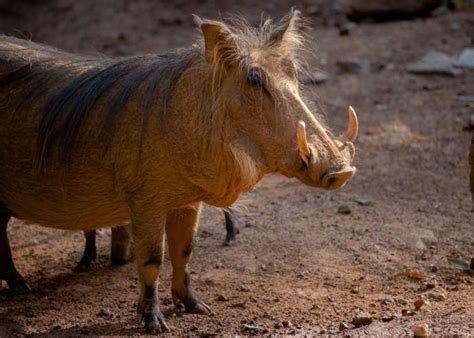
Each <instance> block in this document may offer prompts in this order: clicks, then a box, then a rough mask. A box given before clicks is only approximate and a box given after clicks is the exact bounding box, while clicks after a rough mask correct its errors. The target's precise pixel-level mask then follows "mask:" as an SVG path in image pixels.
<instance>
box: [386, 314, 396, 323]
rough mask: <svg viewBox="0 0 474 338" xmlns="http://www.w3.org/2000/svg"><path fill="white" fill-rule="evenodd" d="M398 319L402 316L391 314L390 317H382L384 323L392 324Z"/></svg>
mask: <svg viewBox="0 0 474 338" xmlns="http://www.w3.org/2000/svg"><path fill="white" fill-rule="evenodd" d="M396 318H400V315H398V316H397V315H394V314H390V315H386V316H384V317H382V322H385V323H387V322H391V321H392V320H394V319H396Z"/></svg>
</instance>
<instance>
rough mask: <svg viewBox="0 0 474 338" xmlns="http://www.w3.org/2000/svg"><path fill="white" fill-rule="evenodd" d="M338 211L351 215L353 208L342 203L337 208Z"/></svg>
mask: <svg viewBox="0 0 474 338" xmlns="http://www.w3.org/2000/svg"><path fill="white" fill-rule="evenodd" d="M337 213H338V214H342V215H349V214H350V213H351V209H350V208H349V207H348V206H347V205H341V206H340V207H339V208H337Z"/></svg>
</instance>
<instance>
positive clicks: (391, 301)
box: [382, 298, 395, 305]
mask: <svg viewBox="0 0 474 338" xmlns="http://www.w3.org/2000/svg"><path fill="white" fill-rule="evenodd" d="M393 303H395V301H394V300H393V298H384V299H383V300H382V304H383V305H391V304H393Z"/></svg>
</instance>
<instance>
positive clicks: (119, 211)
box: [0, 11, 358, 332]
mask: <svg viewBox="0 0 474 338" xmlns="http://www.w3.org/2000/svg"><path fill="white" fill-rule="evenodd" d="M196 21H197V23H198V25H199V27H200V28H201V30H202V34H203V39H202V41H198V42H197V43H196V44H195V45H193V46H192V47H190V48H186V49H181V50H177V51H175V52H172V53H169V54H167V55H153V54H152V55H141V56H134V57H125V58H118V59H111V58H104V57H86V56H77V55H73V54H69V53H66V52H62V51H59V50H57V49H54V48H51V47H47V46H44V45H40V44H36V43H33V42H29V41H23V40H18V39H15V38H11V37H6V36H2V37H0V109H1V110H0V118H1V120H2V123H1V124H0V201H1V205H2V206H1V208H0V231H1V232H0V240H1V242H0V248H1V252H0V257H1V259H2V262H1V265H0V266H1V269H0V278H1V279H4V280H6V281H7V282H8V284H9V286H10V287H11V288H22V287H25V286H26V283H25V281H24V279H23V278H22V277H21V275H20V274H19V273H18V272H17V270H16V269H15V266H14V264H13V260H12V258H11V253H10V247H9V243H8V239H7V233H6V227H7V222H8V220H9V219H10V217H11V216H14V217H16V218H19V219H23V220H28V221H32V222H35V223H38V224H42V225H45V226H50V227H54V228H59V229H73V230H86V231H87V230H93V229H95V228H100V227H108V226H111V225H114V224H119V223H121V222H123V221H124V220H130V222H131V225H130V229H131V231H130V232H131V236H132V239H133V242H134V250H135V260H136V264H137V267H138V275H139V281H140V297H139V301H138V307H137V311H138V315H139V319H140V320H143V321H144V323H145V328H146V330H147V331H148V332H161V331H164V330H166V329H167V328H168V327H167V325H166V323H165V319H164V316H163V314H162V313H161V311H160V309H159V306H158V295H157V282H158V279H159V276H160V266H161V263H162V261H163V251H164V239H165V234H166V239H167V241H168V247H169V257H170V260H171V263H172V267H173V277H172V290H171V291H172V296H173V300H174V302H175V304H177V305H179V306H181V305H183V306H184V309H185V310H186V311H188V312H192V313H208V312H209V311H210V309H209V307H208V306H207V305H206V304H205V303H204V302H203V301H202V300H201V299H200V298H199V297H198V296H197V295H196V293H195V292H194V291H193V290H192V288H191V283H190V278H189V275H188V273H187V267H188V263H189V261H190V259H191V253H192V249H193V246H192V243H193V237H194V234H195V233H196V229H197V226H198V219H199V214H200V211H201V204H202V203H207V204H210V205H213V206H217V207H227V206H230V205H231V204H232V203H233V202H234V201H235V200H236V199H237V198H238V196H239V195H240V194H241V193H242V192H246V191H249V190H251V189H252V188H253V187H254V186H255V185H256V184H257V183H258V182H259V181H260V180H261V179H262V177H263V176H264V175H266V174H270V173H280V174H282V175H285V176H287V177H296V178H297V179H299V180H300V181H302V182H303V183H305V184H308V185H311V186H314V187H321V188H324V189H327V190H332V189H337V188H340V187H342V186H343V185H344V184H345V183H346V182H347V181H348V180H349V179H350V178H351V177H352V176H353V175H354V173H355V168H354V167H352V166H351V161H352V159H353V156H354V152H355V150H354V145H353V142H354V140H355V138H356V136H357V129H358V126H357V117H356V115H355V112H354V111H353V110H352V109H351V108H350V109H349V125H348V128H347V131H346V133H345V134H344V135H342V136H341V137H340V138H339V139H337V138H336V137H334V136H333V135H332V134H331V133H330V132H329V130H328V129H327V128H326V127H324V126H323V125H322V124H321V122H320V121H319V120H318V119H317V118H316V117H315V116H314V115H313V114H312V112H311V111H310V109H309V108H308V107H307V105H306V104H305V101H304V100H303V98H302V96H301V94H300V89H299V88H298V78H297V74H298V73H297V69H298V55H299V53H298V51H299V50H300V49H301V47H303V37H302V33H301V32H300V29H299V22H300V19H299V15H298V12H297V11H292V12H291V13H290V14H289V15H288V16H286V17H285V18H284V19H282V20H280V21H279V22H278V23H272V21H270V20H267V21H265V22H264V23H263V24H262V25H261V26H260V27H259V28H251V27H249V26H247V25H245V24H242V23H236V24H234V25H231V24H226V23H224V22H220V21H212V20H203V19H200V18H197V17H196Z"/></svg>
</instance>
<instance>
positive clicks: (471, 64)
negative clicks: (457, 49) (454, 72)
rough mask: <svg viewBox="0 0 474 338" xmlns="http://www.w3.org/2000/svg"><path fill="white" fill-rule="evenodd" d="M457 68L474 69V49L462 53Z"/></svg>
mask: <svg viewBox="0 0 474 338" xmlns="http://www.w3.org/2000/svg"><path fill="white" fill-rule="evenodd" d="M456 66H457V67H462V68H471V69H473V68H474V48H466V49H464V50H463V51H462V52H461V55H460V56H459V59H458V61H457V62H456Z"/></svg>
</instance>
